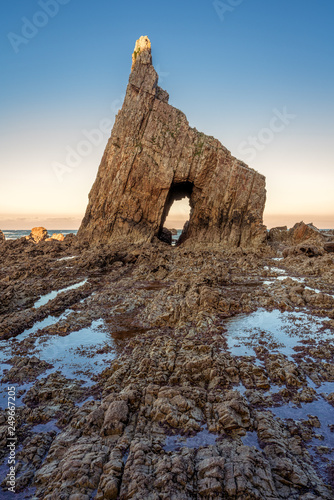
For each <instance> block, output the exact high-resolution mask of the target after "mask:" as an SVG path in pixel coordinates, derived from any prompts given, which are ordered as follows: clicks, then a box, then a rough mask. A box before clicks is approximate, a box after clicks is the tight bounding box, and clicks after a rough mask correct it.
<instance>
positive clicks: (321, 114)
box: [0, 0, 334, 229]
mask: <svg viewBox="0 0 334 500" xmlns="http://www.w3.org/2000/svg"><path fill="white" fill-rule="evenodd" d="M333 21H334V2H333V1H332V0H322V1H320V2H316V1H315V0H293V1H291V0H270V1H268V0H222V1H213V0H209V1H207V0H182V1H180V0H169V1H168V2H157V1H156V0H155V1H152V0H146V1H145V2H137V1H136V2H135V1H132V0H127V1H126V2H121V1H118V2H116V1H114V0H98V1H95V2H93V1H90V0H25V1H22V0H3V1H2V2H1V16H0V64H1V68H2V71H1V93H0V96H1V97H0V98H1V115H0V116H1V124H0V127H1V134H0V136H1V147H0V169H1V170H0V228H1V229H9V228H11V229H14V228H30V227H31V226H33V225H37V224H38V225H40V224H41V225H45V226H47V227H49V228H51V227H52V228H53V229H57V228H59V229H66V228H70V229H75V228H77V227H78V225H79V223H80V220H81V219H82V217H83V215H84V211H85V208H86V205H87V196H88V192H89V190H90V188H91V185H92V183H93V181H94V179H95V176H96V172H97V169H98V165H99V162H100V159H101V156H102V153H103V150H104V147H105V145H106V143H107V140H108V137H109V135H110V129H111V127H112V123H113V121H114V116H115V112H117V109H118V108H119V107H120V105H121V102H122V100H123V97H124V92H125V89H126V85H127V81H128V77H129V73H130V69H131V54H132V51H133V48H134V44H135V41H136V39H137V38H139V37H140V36H141V35H147V36H148V37H149V38H150V40H151V43H152V54H153V63H154V65H155V68H156V69H157V71H158V73H159V74H160V85H161V86H162V87H163V88H165V89H166V90H167V91H168V92H169V94H170V101H169V102H170V103H171V104H172V105H173V106H176V107H177V108H180V109H181V110H182V111H183V112H184V113H185V114H186V115H187V118H188V120H189V123H190V125H191V126H194V127H196V128H197V129H198V130H201V131H203V132H205V133H207V134H209V135H213V136H215V137H217V138H218V139H219V140H220V141H221V142H222V143H223V144H224V145H225V146H226V147H227V148H228V149H230V151H231V152H232V154H233V155H234V156H237V157H238V158H240V159H242V160H244V161H245V162H246V163H248V164H249V165H250V166H251V167H252V168H255V169H256V170H258V171H259V172H261V173H262V174H264V175H265V176H266V178H267V206H266V211H265V223H267V224H268V226H272V225H279V224H287V225H291V224H292V223H294V222H296V221H299V220H301V219H304V221H305V222H311V221H312V222H314V223H315V224H317V225H318V226H319V227H334V197H333V186H334V160H333V154H332V150H333V143H334V141H333V139H334V30H333ZM101 122H102V124H101ZM99 128H100V129H102V128H103V132H102V131H100V133H99V134H95V135H92V134H91V132H92V130H93V129H99ZM87 135H88V136H89V138H90V141H91V142H90V146H89V147H88V148H87V147H86V149H84V147H83V149H82V148H81V150H80V146H82V141H86V142H85V144H86V145H87ZM92 142H94V144H92ZM78 149H79V150H80V151H81V154H80V155H78V156H75V157H73V151H78ZM70 151H71V152H72V156H71V158H70V157H69V152H70ZM66 157H67V159H66ZM69 160H70V161H69ZM59 165H66V167H67V170H66V172H64V171H63V170H62V173H61V174H60V173H59V172H60V170H61V169H62V167H59Z"/></svg>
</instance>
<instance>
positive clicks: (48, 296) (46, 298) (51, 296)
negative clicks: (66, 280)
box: [33, 279, 87, 309]
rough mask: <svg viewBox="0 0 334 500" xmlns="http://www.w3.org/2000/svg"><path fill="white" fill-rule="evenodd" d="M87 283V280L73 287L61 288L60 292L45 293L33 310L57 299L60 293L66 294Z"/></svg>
mask: <svg viewBox="0 0 334 500" xmlns="http://www.w3.org/2000/svg"><path fill="white" fill-rule="evenodd" d="M85 283H87V279H85V280H83V281H80V282H79V283H75V284H74V285H70V286H67V287H66V288H62V289H61V290H54V291H52V292H50V293H47V294H46V295H43V296H42V297H41V298H40V299H38V300H37V301H36V302H35V304H34V306H33V307H34V308H35V309H38V307H41V306H44V305H45V304H47V303H48V302H50V300H53V299H55V298H56V297H57V295H58V294H60V293H62V292H68V291H69V290H75V289H76V288H80V287H81V286H83V285H85Z"/></svg>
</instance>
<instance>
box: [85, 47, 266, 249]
mask: <svg viewBox="0 0 334 500" xmlns="http://www.w3.org/2000/svg"><path fill="white" fill-rule="evenodd" d="M168 98H169V96H168V93H167V92H166V91H164V90H162V89H161V88H160V87H159V86H158V75H157V73H156V71H155V69H154V67H153V66H152V56H151V43H150V41H149V39H148V38H147V37H141V38H140V39H139V40H138V41H137V43H136V46H135V50H134V53H133V55H132V71H131V74H130V78H129V84H128V87H127V91H126V96H125V100H124V103H123V106H122V109H121V111H120V112H119V113H118V115H117V117H116V120H115V124H114V127H113V130H112V133H111V137H110V139H109V141H108V144H107V147H106V149H105V152H104V155H103V158H102V161H101V164H100V168H99V171H98V174H97V178H96V180H95V183H94V185H93V187H92V190H91V192H90V195H89V203H88V207H87V211H86V215H85V217H84V219H83V221H82V224H81V227H80V229H79V232H78V237H79V238H80V239H86V240H88V241H89V242H92V243H98V242H107V241H110V240H118V239H123V240H124V239H126V240H128V241H129V242H136V243H144V242H149V241H152V239H153V238H154V237H155V236H156V237H160V236H161V234H162V230H163V227H164V222H165V220H166V217H167V215H168V212H169V209H170V207H171V206H172V204H173V202H174V201H175V200H179V199H182V198H184V197H185V196H187V197H189V200H190V207H191V212H190V219H189V224H188V225H187V232H186V234H183V236H182V238H181V241H183V242H184V243H190V244H192V245H193V244H194V243H199V244H203V243H205V244H215V245H221V246H233V247H237V246H243V247H250V246H256V245H258V244H261V243H262V242H263V241H264V240H265V238H266V229H265V227H264V226H263V224H262V216H263V210H264V206H265V200H266V190H265V177H264V176H263V175H260V174H259V173H258V172H256V171H255V170H253V169H251V168H249V167H248V166H247V165H245V164H244V163H243V162H242V161H240V160H237V159H236V158H234V157H233V156H232V155H231V153H230V152H229V151H228V150H227V149H226V148H225V147H224V146H222V145H221V143H220V142H219V141H218V140H217V139H214V138H213V137H209V136H206V135H205V134H203V133H201V132H198V131H197V130H196V129H195V128H191V127H190V126H189V123H188V121H187V118H186V117H185V115H184V114H183V113H182V112H181V111H179V110H178V109H176V108H174V107H173V106H171V105H170V104H168Z"/></svg>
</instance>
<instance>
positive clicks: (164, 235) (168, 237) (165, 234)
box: [159, 227, 173, 245]
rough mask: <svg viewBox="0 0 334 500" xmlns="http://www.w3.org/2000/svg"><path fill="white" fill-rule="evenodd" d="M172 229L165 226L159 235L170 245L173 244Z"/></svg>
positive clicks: (160, 238) (161, 239)
mask: <svg viewBox="0 0 334 500" xmlns="http://www.w3.org/2000/svg"><path fill="white" fill-rule="evenodd" d="M172 234H173V233H172V231H170V230H169V229H167V228H165V227H163V228H162V230H161V233H160V235H159V240H160V241H163V243H167V244H168V245H171V244H172Z"/></svg>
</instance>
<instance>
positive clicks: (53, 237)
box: [46, 233, 65, 241]
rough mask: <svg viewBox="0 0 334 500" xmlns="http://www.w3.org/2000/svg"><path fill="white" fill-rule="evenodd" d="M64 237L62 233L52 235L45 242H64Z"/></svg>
mask: <svg viewBox="0 0 334 500" xmlns="http://www.w3.org/2000/svg"><path fill="white" fill-rule="evenodd" d="M64 239H65V236H64V235H63V234H62V233H53V235H52V236H51V238H47V239H46V241H52V240H57V241H64Z"/></svg>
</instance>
